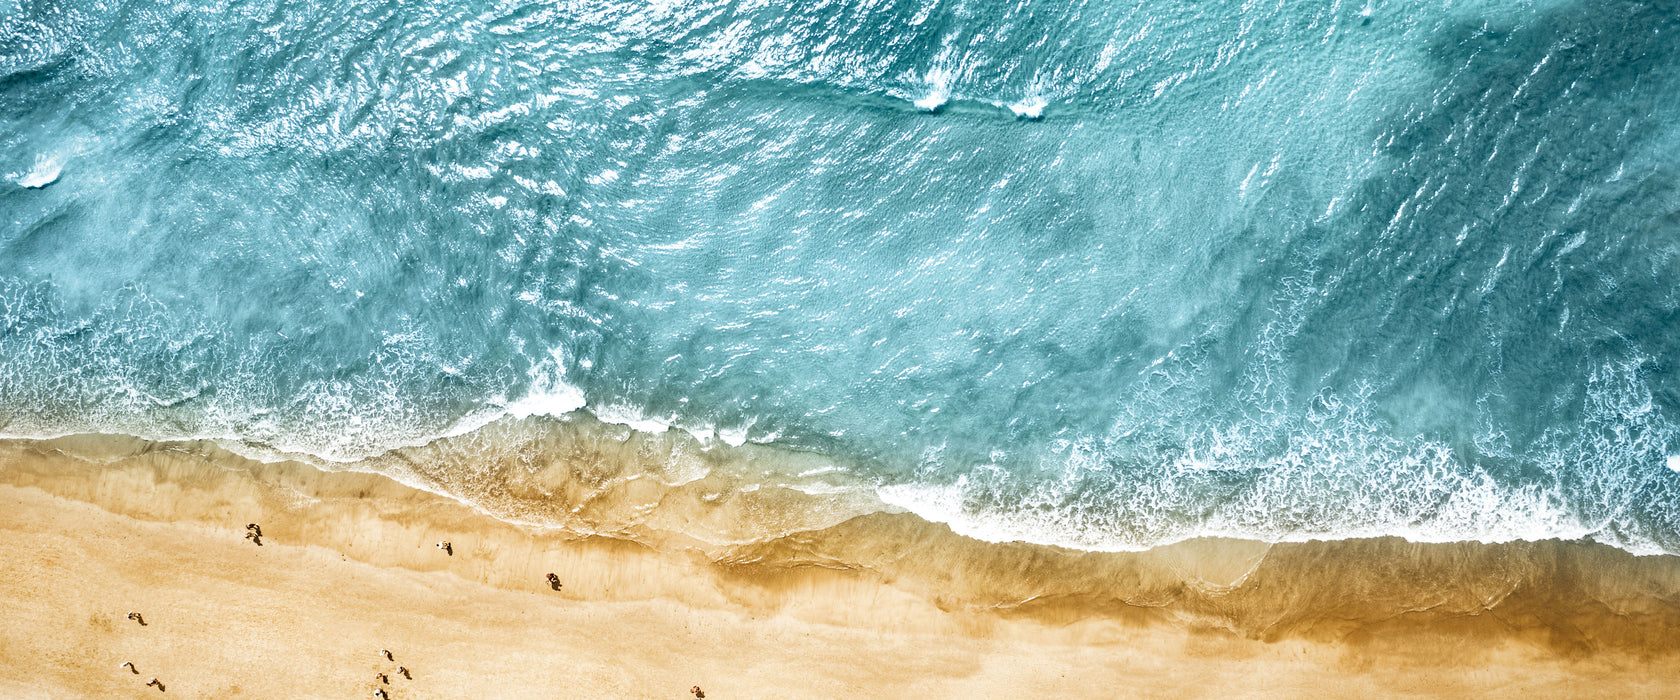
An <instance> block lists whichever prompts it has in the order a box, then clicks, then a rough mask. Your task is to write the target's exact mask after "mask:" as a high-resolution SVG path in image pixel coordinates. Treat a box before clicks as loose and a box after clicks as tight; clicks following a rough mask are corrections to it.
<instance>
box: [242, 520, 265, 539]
mask: <svg viewBox="0 0 1680 700" xmlns="http://www.w3.org/2000/svg"><path fill="white" fill-rule="evenodd" d="M245 529H246V530H249V531H251V532H253V533H256V535H257V536H258V537H262V526H261V525H258V524H256V523H250V524H248V525H246V526H245Z"/></svg>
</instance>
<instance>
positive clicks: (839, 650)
mask: <svg viewBox="0 0 1680 700" xmlns="http://www.w3.org/2000/svg"><path fill="white" fill-rule="evenodd" d="M0 504H3V506H0V551H3V552H5V555H6V556H5V562H6V563H5V566H4V570H5V575H4V576H0V605H4V606H5V609H6V610H7V611H8V618H9V619H8V622H7V624H6V625H3V626H0V695H4V696H6V697H16V698H76V697H100V698H103V697H149V696H151V695H153V694H158V695H161V696H163V697H189V698H197V697H214V698H233V697H250V698H280V697H300V698H303V697H321V698H345V697H372V696H373V693H374V692H375V690H377V689H381V688H383V689H385V690H386V691H387V692H388V693H389V694H390V697H392V698H447V697H481V698H530V697H580V698H684V697H692V696H691V695H689V693H688V689H689V687H690V686H693V685H699V686H700V687H701V688H703V689H704V690H705V692H706V696H707V697H708V698H765V697H787V698H803V697H810V698H817V697H849V698H898V697H930V698H944V697H952V698H954V697H975V696H991V697H995V696H1011V695H1024V696H1033V697H1068V698H1080V697H1207V698H1216V697H1341V696H1367V697H1376V696H1417V695H1429V696H1439V697H1478V698H1484V697H1520V696H1531V697H1606V698H1610V697H1616V698H1627V697H1650V698H1657V697H1672V696H1674V695H1675V694H1676V693H1680V655H1677V654H1676V650H1675V648H1674V646H1673V640H1674V639H1677V638H1680V560H1677V558H1675V557H1634V556H1632V555H1629V554H1626V553H1624V552H1620V551H1618V550H1613V549H1611V548H1609V547H1604V546H1601V545H1594V544H1588V543H1569V542H1544V543H1512V544H1507V545H1481V544H1439V545H1419V544H1412V543H1407V542H1404V541H1400V540H1357V541H1347V542H1328V543H1303V544H1282V545H1266V544H1263V543H1257V542H1242V541H1222V540H1203V541H1195V542H1188V543H1183V544H1180V545H1174V546H1171V547H1164V548H1160V549H1157V550H1152V551H1150V552H1142V553H1135V554H1125V553H1121V554H1090V553H1080V552H1071V551H1068V550H1060V549H1056V548H1050V547H1038V546H1031V545H998V544H988V543H983V542H977V541H974V540H970V539H968V538H964V537H960V536H958V535H954V534H951V533H950V532H949V530H947V529H945V528H943V527H942V526H938V525H935V524H930V523H926V522H923V521H920V520H918V519H916V518H915V517H914V516H910V515H907V514H898V515H891V514H878V515H873V516H866V517H860V518H854V519H851V520H848V521H847V522H845V523H842V524H840V525H837V526H834V527H831V528H826V529H824V530H821V531H816V532H809V533H801V534H800V535H799V536H798V537H791V536H790V537H789V538H783V539H784V541H780V542H773V543H760V544H756V545H751V546H741V547H736V548H733V549H731V550H730V551H729V552H728V553H727V554H726V555H724V556H721V557H720V556H719V555H718V554H717V553H716V552H712V553H710V554H708V555H702V554H700V553H698V552H696V551H684V550H680V549H670V548H661V547H654V546H649V545H646V544H642V543H636V542H630V541H625V540H622V539H615V538H608V537H578V536H576V535H574V534H569V533H563V532H554V531H543V530H538V529H535V528H526V527H520V526H515V525H512V524H508V523H506V522H503V521H500V520H497V519H495V518H492V517H489V516H487V515H485V514H482V513H479V512H477V511H475V510H473V509H471V508H468V507H466V506H463V505H461V504H459V503H457V502H455V501H452V500H450V499H447V498H444V497H441V496H437V495H434V494H431V493H427V492H425V491H420V490H417V489H413V488H409V487H407V486H403V485H402V484H399V483H397V482H395V481H393V480H391V479H388V478H386V477H384V476H380V475H377V474H366V473H349V472H346V473H328V472H323V471H320V470H317V469H315V468H313V467H310V466H308V465H303V464H298V463H276V464H262V463H257V462H251V461H248V460H243V459H240V458H237V457H234V456H231V455H228V454H227V453H225V452H221V451H219V450H217V449H215V448H214V447H213V446H209V445H203V444H171V443H150V442H145V441H141V440H137V439H128V438H66V439H60V440H52V441H4V442H0ZM253 522H254V523H259V524H260V525H261V527H262V531H263V535H264V538H263V543H262V546H256V545H254V544H253V543H252V542H251V541H250V540H248V539H246V538H245V533H246V527H245V526H246V524H247V523H253ZM439 541H449V542H450V543H451V545H452V549H453V554H452V555H451V554H446V553H445V552H443V551H442V550H440V549H438V548H437V547H436V543H437V542H439ZM871 543H872V544H871ZM882 552H896V553H897V554H896V555H895V556H894V557H892V558H891V560H890V561H889V560H888V558H885V557H884V556H883V555H882V554H881V553H882ZM822 562H828V563H827V564H823V563H822ZM549 572H553V573H555V574H556V575H557V576H558V577H559V579H560V582H561V588H560V589H559V590H558V591H556V590H552V589H551V588H550V587H549V586H548V584H547V583H546V582H545V580H544V578H545V575H546V574H547V573H549ZM1023 596H1028V597H1023ZM130 611H136V612H140V613H141V614H142V615H143V617H144V620H145V624H144V625H143V626H142V625H141V624H139V623H137V622H135V621H132V620H129V619H127V618H126V615H127V613H129V612H130ZM382 649H385V650H389V651H390V652H391V653H392V659H391V660H389V661H388V660H386V659H385V658H383V657H382V656H381V655H380V651H381V650H382ZM124 662H131V663H132V664H133V665H134V669H135V671H136V672H130V671H129V670H128V669H126V668H122V667H121V665H122V664H123V663H124ZM398 667H402V668H406V669H407V670H408V671H409V672H410V674H411V675H412V678H411V679H410V678H403V677H401V676H400V674H398V673H397V669H398ZM379 673H384V674H386V675H387V678H389V682H388V683H385V682H382V681H381V680H379V678H378V677H377V674H379ZM154 677H155V678H157V679H158V680H159V682H160V683H162V684H163V685H164V688H163V689H162V690H161V691H160V690H159V689H157V688H155V687H147V686H146V683H147V681H148V680H150V679H152V678H154Z"/></svg>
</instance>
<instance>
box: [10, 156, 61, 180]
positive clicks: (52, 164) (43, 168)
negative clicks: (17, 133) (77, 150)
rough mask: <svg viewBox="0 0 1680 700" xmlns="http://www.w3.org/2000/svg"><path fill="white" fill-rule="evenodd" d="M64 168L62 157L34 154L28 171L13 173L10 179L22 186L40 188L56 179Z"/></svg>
mask: <svg viewBox="0 0 1680 700" xmlns="http://www.w3.org/2000/svg"><path fill="white" fill-rule="evenodd" d="M63 170H64V159H63V158H62V157H60V156H58V155H48V154H44V153H43V154H41V155H38V156H35V165H34V167H32V168H30V169H29V171H28V172H24V173H16V174H13V175H12V176H11V177H12V181H13V182H16V183H17V184H18V185H20V186H23V187H28V188H31V189H40V188H42V187H46V186H47V185H50V184H52V183H54V182H57V181H58V176H59V174H60V173H62V172H63Z"/></svg>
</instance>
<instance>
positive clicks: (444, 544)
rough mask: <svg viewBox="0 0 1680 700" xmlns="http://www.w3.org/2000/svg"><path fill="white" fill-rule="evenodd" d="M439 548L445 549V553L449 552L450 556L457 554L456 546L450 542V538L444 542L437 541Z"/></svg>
mask: <svg viewBox="0 0 1680 700" xmlns="http://www.w3.org/2000/svg"><path fill="white" fill-rule="evenodd" d="M437 548H438V549H441V550H443V553H444V554H448V555H449V556H452V557H453V556H455V546H454V545H452V544H449V540H444V541H442V542H439V543H437Z"/></svg>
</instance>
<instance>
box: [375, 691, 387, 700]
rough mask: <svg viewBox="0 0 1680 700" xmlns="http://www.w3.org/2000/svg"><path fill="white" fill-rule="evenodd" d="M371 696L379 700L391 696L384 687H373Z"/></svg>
mask: <svg viewBox="0 0 1680 700" xmlns="http://www.w3.org/2000/svg"><path fill="white" fill-rule="evenodd" d="M373 696H374V697H376V698H379V699H380V700H385V698H389V697H391V696H390V695H389V694H387V693H386V692H385V689H384V688H374V689H373Z"/></svg>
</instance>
